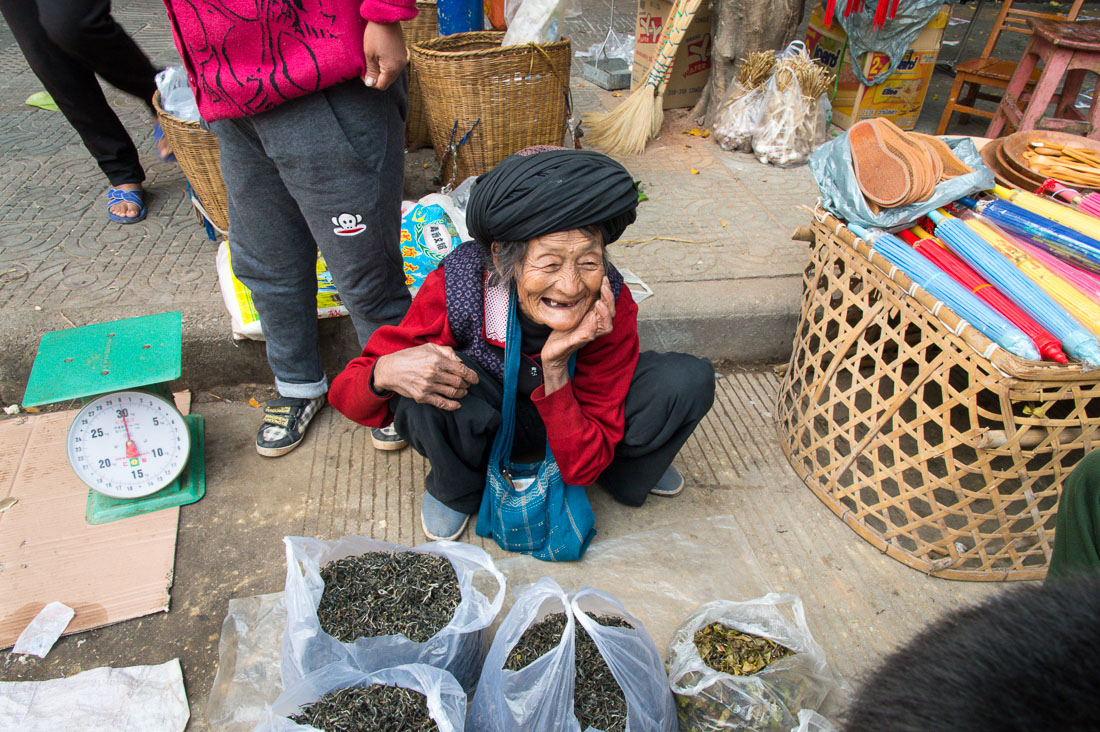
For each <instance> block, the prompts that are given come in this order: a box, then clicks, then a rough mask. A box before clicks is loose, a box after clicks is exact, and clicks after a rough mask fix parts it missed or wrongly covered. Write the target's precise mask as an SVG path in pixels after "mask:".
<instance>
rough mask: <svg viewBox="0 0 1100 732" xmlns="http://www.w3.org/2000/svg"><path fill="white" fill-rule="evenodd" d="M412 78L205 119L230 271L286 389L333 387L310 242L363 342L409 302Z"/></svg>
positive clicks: (305, 391) (356, 84)
mask: <svg viewBox="0 0 1100 732" xmlns="http://www.w3.org/2000/svg"><path fill="white" fill-rule="evenodd" d="M407 111H408V87H407V81H406V77H405V75H404V74H402V76H401V78H400V79H399V80H398V81H397V82H395V83H394V84H393V85H392V86H391V87H390V88H389V89H387V90H386V91H384V92H381V91H378V90H376V89H369V88H367V87H366V86H364V85H363V82H361V81H359V80H358V79H355V80H352V81H347V82H344V83H342V84H339V85H337V86H333V87H330V88H328V89H325V90H323V91H319V92H315V93H313V94H310V95H308V96H305V97H301V98H299V99H295V100H292V101H289V102H286V103H284V104H281V105H279V106H278V107H275V108H274V109H271V110H268V111H266V112H262V113H260V114H257V115H253V116H251V117H245V118H242V119H229V120H219V121H217V122H212V123H211V124H210V129H211V131H213V132H214V133H215V134H216V135H217V136H218V143H219V147H220V149H221V168H222V177H224V178H225V185H226V189H227V192H228V195H229V252H230V257H231V260H232V265H233V273H234V274H235V275H236V276H237V278H238V279H240V281H241V282H242V283H244V284H245V286H247V287H248V288H249V289H250V290H251V291H252V299H253V301H254V303H255V305H256V311H257V312H258V313H259V315H260V321H261V322H262V324H263V331H264V338H265V339H266V340H267V361H268V363H269V364H270V366H271V370H272V371H273V372H274V373H275V385H276V387H277V388H278V390H279V394H280V395H282V396H284V397H298V398H313V397H317V396H320V395H322V394H324V393H325V392H326V391H327V390H328V381H327V379H326V378H325V373H324V371H323V370H322V367H321V352H320V347H319V344H318V340H317V301H316V294H317V277H316V260H317V250H318V249H320V251H321V254H323V255H324V257H325V261H326V262H327V264H328V268H329V271H330V272H331V273H332V278H333V282H334V284H335V285H336V289H337V291H339V293H340V297H341V299H342V300H343V302H344V305H346V306H347V308H348V311H349V312H350V313H351V319H352V322H353V323H354V325H355V330H356V333H357V335H358V336H359V342H360V345H364V344H366V342H367V339H368V338H370V335H371V333H373V332H374V330H375V329H376V328H377V327H379V326H380V325H387V324H394V323H398V322H400V320H401V318H402V317H404V315H405V311H406V310H408V308H409V303H410V301H411V300H410V297H409V291H408V289H407V288H406V287H405V277H404V272H403V269H402V261H401V251H400V247H399V244H398V240H399V238H400V229H401V193H402V182H403V177H404V170H405V168H404V165H405V162H404V139H405V116H406V114H407Z"/></svg>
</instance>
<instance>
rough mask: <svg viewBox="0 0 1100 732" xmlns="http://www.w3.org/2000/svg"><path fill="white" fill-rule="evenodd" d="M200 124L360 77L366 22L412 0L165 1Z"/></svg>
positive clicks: (399, 14) (402, 11)
mask: <svg viewBox="0 0 1100 732" xmlns="http://www.w3.org/2000/svg"><path fill="white" fill-rule="evenodd" d="M164 5H165V7H166V8H167V9H168V17H169V19H170V20H171V22H172V35H173V37H174V38H175V41H176V48H177V49H178V50H179V53H180V56H181V57H182V58H183V63H184V66H185V67H186V68H187V77H188V81H189V82H190V84H191V88H192V89H193V90H194V92H195V99H196V101H197V102H198V105H199V112H200V113H201V114H202V116H203V119H205V120H206V121H208V122H213V121H214V120H218V119H228V118H233V117H246V116H248V115H251V114H256V113H257V112H263V111H264V110H267V109H271V108H272V107H274V106H276V105H278V104H281V103H283V102H285V101H287V100H290V99H294V98H295V97H300V96H305V95H306V94H310V93H312V92H315V91H319V90H321V89H326V88H328V87H330V86H333V85H334V84H338V83H340V82H342V81H347V80H348V79H354V78H356V77H359V76H362V74H363V71H364V70H365V69H366V63H365V61H364V57H363V29H364V28H365V27H366V24H367V22H373V23H393V22H396V21H402V20H410V19H412V18H414V17H416V0H164Z"/></svg>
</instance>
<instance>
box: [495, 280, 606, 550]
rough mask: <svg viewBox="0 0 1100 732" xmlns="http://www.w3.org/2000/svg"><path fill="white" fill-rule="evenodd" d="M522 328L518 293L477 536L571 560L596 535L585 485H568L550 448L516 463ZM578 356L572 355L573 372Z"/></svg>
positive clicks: (512, 310)
mask: <svg viewBox="0 0 1100 732" xmlns="http://www.w3.org/2000/svg"><path fill="white" fill-rule="evenodd" d="M520 338H521V336H520V327H519V317H518V316H517V315H516V293H515V292H514V291H513V292H512V294H511V297H510V298H509V301H508V334H507V336H506V339H505V344H504V399H503V404H502V405H501V420H502V421H501V424H500V428H499V429H498V430H497V435H496V438H495V439H494V440H493V448H492V452H491V453H490V455H489V470H488V474H487V475H486V478H485V493H484V494H483V495H482V497H481V511H480V512H479V513H478V517H477V528H476V530H477V534H478V536H492V537H493V539H495V540H496V542H497V544H499V545H500V548H501V549H505V550H507V551H511V552H521V553H524V554H530V555H531V556H533V557H535V558H536V559H542V560H545V561H556V562H561V561H571V560H574V559H580V558H581V557H582V556H584V552H585V550H586V549H587V548H588V543H589V542H590V541H592V537H593V536H595V535H596V530H595V528H593V527H594V526H595V523H596V517H595V515H594V514H593V513H592V506H591V505H590V504H589V503H588V496H587V495H586V494H585V489H584V486H580V485H566V484H565V481H564V480H562V477H561V471H560V470H559V469H558V464H557V462H556V461H555V460H554V455H553V453H551V452H550V445H549V444H547V446H546V457H545V458H543V460H542V462H538V463H515V462H512V438H513V436H514V432H515V425H516V387H517V385H518V381H519V358H520V353H519V349H520ZM576 361H577V357H576V354H574V355H573V356H572V357H571V358H570V359H569V375H570V376H572V375H573V370H574V368H575V367H576Z"/></svg>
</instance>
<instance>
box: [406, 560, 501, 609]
mask: <svg viewBox="0 0 1100 732" xmlns="http://www.w3.org/2000/svg"><path fill="white" fill-rule="evenodd" d="M432 544H442V545H446V546H448V547H459V548H460V549H461V550H462V551H461V556H462V558H463V559H467V560H469V561H471V562H473V563H474V564H476V565H477V569H475V570H474V572H473V573H474V574H476V573H477V572H479V571H481V570H484V571H486V572H488V573H489V575H490V576H491V577H492V578H493V580H494V581H495V582H496V583H497V592H496V595H495V596H494V597H493V598H492V599H491V600H490V601H489V610H490V612H492V614H493V617H494V618H495V617H496V616H497V615H498V614H499V613H500V609H501V608H502V607H504V591H505V590H506V589H507V584H508V581H507V580H506V579H505V578H504V573H503V572H501V571H500V570H499V569H497V566H496V564H494V563H493V558H492V557H490V556H489V553H488V552H486V551H485V550H484V549H481V548H480V547H476V546H473V545H472V544H463V543H461V542H458V541H433V542H431V543H430V544H427V545H423V544H422V545H421V546H430V545H432ZM466 547H470V548H471V549H477V551H478V552H480V554H481V555H482V556H467V555H473V554H474V552H470V551H466V550H465V548H466ZM457 553H458V552H456V554H457ZM483 560H484V561H483Z"/></svg>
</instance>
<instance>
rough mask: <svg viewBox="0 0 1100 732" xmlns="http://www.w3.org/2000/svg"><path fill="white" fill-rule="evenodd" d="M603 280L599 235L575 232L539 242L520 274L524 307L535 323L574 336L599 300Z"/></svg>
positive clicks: (518, 285) (530, 249)
mask: <svg viewBox="0 0 1100 732" xmlns="http://www.w3.org/2000/svg"><path fill="white" fill-rule="evenodd" d="M603 278H604V258H603V243H602V241H601V238H600V235H599V234H595V235H594V236H593V235H589V234H586V233H585V232H583V231H581V230H580V229H570V230H568V231H558V232H555V233H553V234H546V235H544V236H539V237H535V238H534V239H531V240H530V241H529V242H528V245H527V256H526V257H525V258H524V261H523V264H522V265H520V268H519V269H518V270H517V272H516V289H517V292H518V301H519V307H520V309H521V310H522V311H523V314H524V315H526V316H527V317H528V318H530V319H531V320H533V321H534V322H536V323H541V324H542V325H547V326H549V327H551V328H553V329H554V330H570V329H572V328H575V327H576V326H577V325H578V324H580V322H581V319H582V318H584V316H585V313H587V312H588V311H589V310H590V309H591V308H592V306H593V305H594V304H595V302H596V300H598V299H599V297H600V286H601V285H602V284H603Z"/></svg>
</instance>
